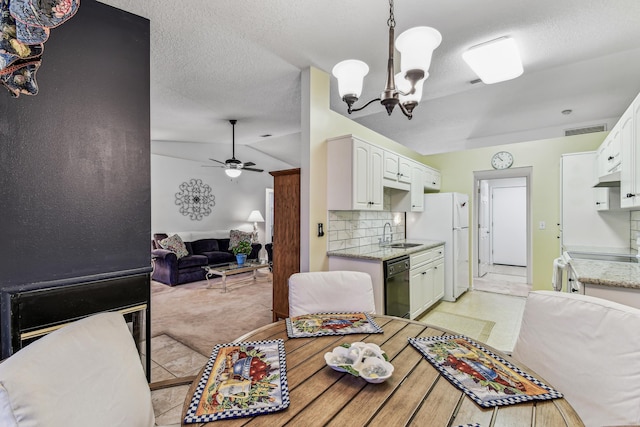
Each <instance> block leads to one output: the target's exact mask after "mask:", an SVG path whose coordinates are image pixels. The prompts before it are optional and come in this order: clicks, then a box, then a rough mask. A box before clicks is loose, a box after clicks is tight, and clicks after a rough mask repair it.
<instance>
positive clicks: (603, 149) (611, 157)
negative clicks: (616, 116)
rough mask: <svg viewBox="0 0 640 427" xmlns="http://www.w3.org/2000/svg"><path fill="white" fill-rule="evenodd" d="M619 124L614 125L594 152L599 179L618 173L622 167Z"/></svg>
mask: <svg viewBox="0 0 640 427" xmlns="http://www.w3.org/2000/svg"><path fill="white" fill-rule="evenodd" d="M620 130H621V126H620V122H618V124H616V125H615V126H614V127H613V129H612V130H611V132H609V135H607V137H606V138H605V140H604V141H603V142H602V144H600V147H599V148H598V150H597V152H596V163H597V166H596V167H597V173H598V176H599V177H602V176H607V175H610V174H612V173H615V172H619V171H620V169H621V167H622V141H621V138H620Z"/></svg>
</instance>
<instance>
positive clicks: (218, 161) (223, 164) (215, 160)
mask: <svg viewBox="0 0 640 427" xmlns="http://www.w3.org/2000/svg"><path fill="white" fill-rule="evenodd" d="M209 160H213V161H214V162H218V163H220V164H222V165H224V164H225V162H221V161H220V160H216V159H209Z"/></svg>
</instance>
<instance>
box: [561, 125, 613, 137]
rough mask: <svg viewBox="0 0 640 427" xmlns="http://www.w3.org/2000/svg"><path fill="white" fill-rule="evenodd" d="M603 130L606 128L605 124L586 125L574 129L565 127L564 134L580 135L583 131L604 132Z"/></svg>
mask: <svg viewBox="0 0 640 427" xmlns="http://www.w3.org/2000/svg"><path fill="white" fill-rule="evenodd" d="M605 130H607V125H606V124H602V125H593V126H586V127H583V128H576V129H565V130H564V136H573V135H582V134H584V133H594V132H604V131H605Z"/></svg>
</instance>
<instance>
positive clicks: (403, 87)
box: [395, 72, 429, 105]
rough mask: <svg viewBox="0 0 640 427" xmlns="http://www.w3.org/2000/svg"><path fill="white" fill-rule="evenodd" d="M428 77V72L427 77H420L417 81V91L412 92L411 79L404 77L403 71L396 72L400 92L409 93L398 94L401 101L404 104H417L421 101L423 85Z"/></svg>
mask: <svg viewBox="0 0 640 427" xmlns="http://www.w3.org/2000/svg"><path fill="white" fill-rule="evenodd" d="M427 77H429V73H427V75H426V77H425V78H423V79H420V80H418V81H417V82H416V85H415V92H414V93H411V94H410V93H409V92H411V81H409V80H407V79H406V78H405V77H404V73H402V72H400V73H398V74H396V76H395V79H396V87H397V88H398V90H399V91H400V92H402V93H406V94H407V95H403V94H402V93H399V94H398V98H399V99H400V102H401V103H402V104H407V103H414V104H416V105H417V104H418V103H420V100H421V99H422V87H423V86H424V81H425V80H426V79H427Z"/></svg>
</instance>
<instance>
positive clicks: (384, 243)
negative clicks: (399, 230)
mask: <svg viewBox="0 0 640 427" xmlns="http://www.w3.org/2000/svg"><path fill="white" fill-rule="evenodd" d="M387 225H388V226H389V240H388V241H387V237H386V236H387ZM391 230H392V228H391V224H390V223H389V222H385V223H384V227H382V239H378V240H379V241H380V245H381V246H382V245H386V244H388V243H392V242H393V232H392V231H391Z"/></svg>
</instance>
